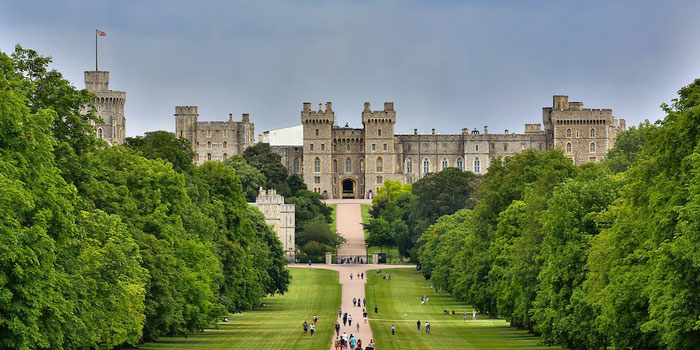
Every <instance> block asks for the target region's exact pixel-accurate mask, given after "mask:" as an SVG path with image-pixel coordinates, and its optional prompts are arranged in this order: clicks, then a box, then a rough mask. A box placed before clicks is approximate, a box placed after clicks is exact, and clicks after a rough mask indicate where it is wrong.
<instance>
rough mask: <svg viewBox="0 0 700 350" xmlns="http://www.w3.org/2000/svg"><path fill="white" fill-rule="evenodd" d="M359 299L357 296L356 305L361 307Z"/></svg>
mask: <svg viewBox="0 0 700 350" xmlns="http://www.w3.org/2000/svg"><path fill="white" fill-rule="evenodd" d="M361 301H362V300H361V299H360V298H357V307H362V303H361Z"/></svg>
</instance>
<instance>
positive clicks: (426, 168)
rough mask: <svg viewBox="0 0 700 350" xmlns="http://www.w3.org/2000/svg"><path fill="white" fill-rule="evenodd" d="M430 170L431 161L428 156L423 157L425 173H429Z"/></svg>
mask: <svg viewBox="0 0 700 350" xmlns="http://www.w3.org/2000/svg"><path fill="white" fill-rule="evenodd" d="M429 172H430V161H429V160H428V158H425V159H423V173H424V174H427V173H429Z"/></svg>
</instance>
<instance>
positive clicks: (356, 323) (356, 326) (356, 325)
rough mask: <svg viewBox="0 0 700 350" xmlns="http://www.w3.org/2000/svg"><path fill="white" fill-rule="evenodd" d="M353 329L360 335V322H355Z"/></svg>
mask: <svg viewBox="0 0 700 350" xmlns="http://www.w3.org/2000/svg"><path fill="white" fill-rule="evenodd" d="M355 328H357V333H360V322H355Z"/></svg>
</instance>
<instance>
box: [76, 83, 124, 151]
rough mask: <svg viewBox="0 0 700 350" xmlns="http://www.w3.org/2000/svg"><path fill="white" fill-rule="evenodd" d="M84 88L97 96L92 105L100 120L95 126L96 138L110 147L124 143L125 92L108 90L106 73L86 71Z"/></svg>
mask: <svg viewBox="0 0 700 350" xmlns="http://www.w3.org/2000/svg"><path fill="white" fill-rule="evenodd" d="M85 88H86V89H87V90H88V91H90V92H92V93H94V94H95V95H97V99H95V100H94V101H92V104H93V105H94V106H95V108H96V109H97V116H98V117H100V118H102V120H103V123H102V124H96V125H95V134H97V137H98V138H100V139H102V140H105V141H107V142H108V143H109V144H110V145H120V144H122V143H124V138H125V137H126V118H124V104H125V103H126V92H124V91H116V90H110V89H109V72H108V71H86V72H85Z"/></svg>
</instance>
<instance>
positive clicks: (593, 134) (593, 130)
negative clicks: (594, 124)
mask: <svg viewBox="0 0 700 350" xmlns="http://www.w3.org/2000/svg"><path fill="white" fill-rule="evenodd" d="M591 137H595V129H593V128H591Z"/></svg>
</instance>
